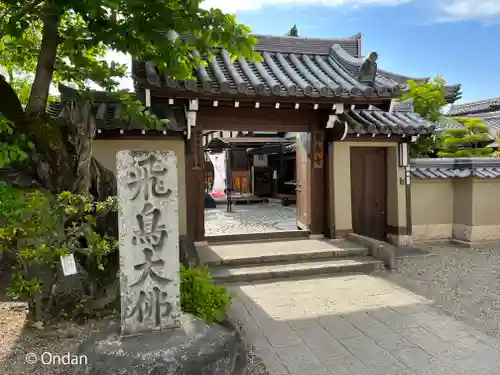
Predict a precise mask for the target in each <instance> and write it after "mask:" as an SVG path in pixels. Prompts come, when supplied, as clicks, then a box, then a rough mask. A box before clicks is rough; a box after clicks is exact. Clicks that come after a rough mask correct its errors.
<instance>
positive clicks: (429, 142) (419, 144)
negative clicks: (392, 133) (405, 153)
mask: <svg viewBox="0 0 500 375" xmlns="http://www.w3.org/2000/svg"><path fill="white" fill-rule="evenodd" d="M442 143H443V137H442V136H441V135H440V134H432V135H424V136H420V137H419V138H418V139H417V140H416V141H415V142H413V143H411V144H410V158H437V157H438V152H439V150H440V149H441V146H442Z"/></svg>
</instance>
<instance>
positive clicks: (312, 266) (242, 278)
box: [212, 257, 383, 284]
mask: <svg viewBox="0 0 500 375" xmlns="http://www.w3.org/2000/svg"><path fill="white" fill-rule="evenodd" d="M382 267H383V263H382V262H381V261H378V260H375V259H373V258H371V257H356V258H345V259H342V258H338V259H334V260H323V261H309V262H299V263H297V262H295V263H281V264H266V265H260V266H250V267H234V266H219V267H214V268H212V278H213V280H214V282H215V283H217V284H230V283H238V282H252V281H269V280H273V279H283V278H292V277H305V276H326V275H331V274H339V273H343V274H345V273H369V272H372V271H374V270H378V269H381V268H382Z"/></svg>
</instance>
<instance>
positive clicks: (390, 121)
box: [337, 109, 436, 135]
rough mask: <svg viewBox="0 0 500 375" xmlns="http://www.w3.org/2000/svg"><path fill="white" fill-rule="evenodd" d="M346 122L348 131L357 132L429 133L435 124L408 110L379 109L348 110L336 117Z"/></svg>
mask: <svg viewBox="0 0 500 375" xmlns="http://www.w3.org/2000/svg"><path fill="white" fill-rule="evenodd" d="M337 121H339V122H346V123H347V125H348V131H349V132H350V133H358V134H401V135H403V134H408V135H412V134H415V135H417V134H429V133H433V132H434V131H435V130H436V126H435V125H434V124H433V123H432V122H430V121H427V120H424V119H423V118H421V117H420V116H418V115H417V114H414V113H410V112H392V113H391V112H385V111H381V110H365V109H361V110H352V109H350V110H348V111H347V112H345V113H343V114H341V115H340V116H339V118H338V120H337Z"/></svg>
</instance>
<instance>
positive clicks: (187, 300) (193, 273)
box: [181, 265, 231, 322]
mask: <svg viewBox="0 0 500 375" xmlns="http://www.w3.org/2000/svg"><path fill="white" fill-rule="evenodd" d="M230 306H231V296H230V295H229V293H228V291H227V289H226V288H225V287H223V286H219V285H214V284H213V283H212V277H211V276H210V272H209V270H208V268H206V267H199V268H185V267H184V266H182V265H181V309H182V311H183V312H185V313H189V314H193V315H195V316H198V317H200V318H203V319H205V320H206V321H208V322H222V321H223V320H225V319H226V317H227V311H228V309H229V307H230Z"/></svg>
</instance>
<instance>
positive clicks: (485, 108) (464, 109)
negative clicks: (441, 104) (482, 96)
mask: <svg viewBox="0 0 500 375" xmlns="http://www.w3.org/2000/svg"><path fill="white" fill-rule="evenodd" d="M498 109H500V96H499V97H497V98H492V99H486V100H477V101H474V102H468V103H463V104H457V105H453V106H451V108H450V110H449V111H448V113H447V114H446V115H447V116H463V115H471V114H475V113H481V112H490V111H494V110H498Z"/></svg>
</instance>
